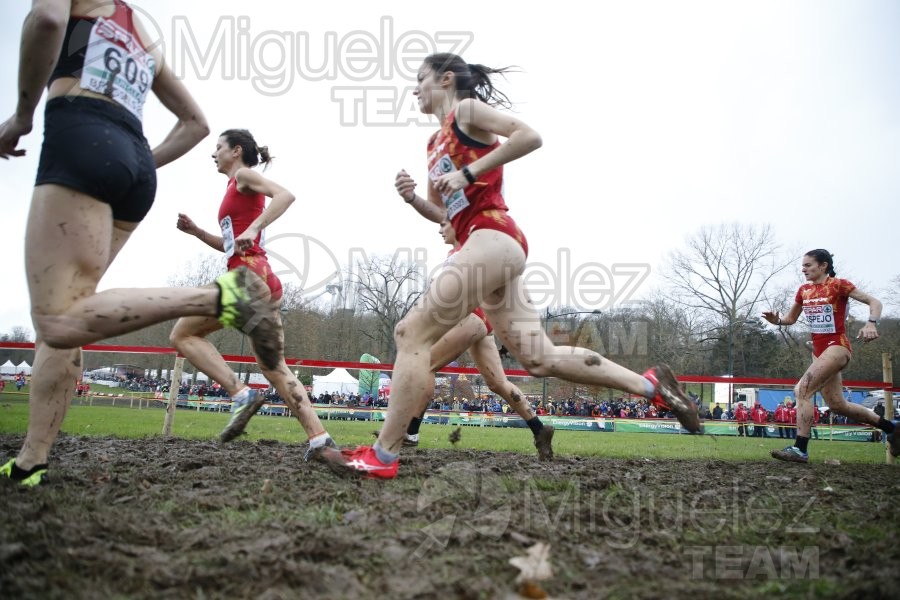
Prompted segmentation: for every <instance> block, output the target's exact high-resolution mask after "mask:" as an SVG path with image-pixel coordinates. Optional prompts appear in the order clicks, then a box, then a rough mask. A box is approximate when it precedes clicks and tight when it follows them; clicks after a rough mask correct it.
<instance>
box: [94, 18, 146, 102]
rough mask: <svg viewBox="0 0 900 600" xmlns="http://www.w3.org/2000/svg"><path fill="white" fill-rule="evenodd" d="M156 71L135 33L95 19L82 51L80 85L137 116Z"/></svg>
mask: <svg viewBox="0 0 900 600" xmlns="http://www.w3.org/2000/svg"><path fill="white" fill-rule="evenodd" d="M155 74H156V61H154V60H153V57H152V56H150V54H148V53H147V52H146V51H145V50H144V48H143V47H142V46H141V44H140V42H139V41H138V40H137V39H135V36H134V35H132V34H131V33H129V32H128V31H126V30H125V29H123V28H122V26H121V25H119V24H118V23H116V22H115V21H112V20H110V19H105V18H103V17H100V18H98V19H97V22H96V23H94V26H93V27H92V28H91V37H90V40H89V41H88V46H87V48H86V49H85V53H84V68H83V69H82V71H81V87H82V88H84V89H86V90H90V91H92V92H96V93H98V94H103V95H104V96H107V97H109V98H111V99H112V100H114V101H116V102H117V103H119V104H121V105H122V106H124V107H125V108H126V109H128V111H129V112H130V113H132V114H133V115H134V116H136V117H137V118H138V119H140V118H141V115H142V114H143V110H144V101H145V100H146V99H147V95H148V94H149V92H150V88H151V87H152V86H153V77H154V75H155Z"/></svg>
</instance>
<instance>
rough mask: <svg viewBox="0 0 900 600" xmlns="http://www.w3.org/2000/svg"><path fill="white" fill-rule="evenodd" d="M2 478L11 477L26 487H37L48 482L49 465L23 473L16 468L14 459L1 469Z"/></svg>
mask: <svg viewBox="0 0 900 600" xmlns="http://www.w3.org/2000/svg"><path fill="white" fill-rule="evenodd" d="M0 477H9V478H10V479H12V480H13V481H18V482H19V485H24V486H25V487H35V486H38V485H40V484H42V483H44V482H45V481H46V480H47V465H35V466H34V467H32V468H31V469H30V470H28V471H23V470H22V469H20V468H19V467H17V466H16V459H15V458H13V459H11V460H10V461H9V462H8V463H6V464H5V465H3V466H2V467H0Z"/></svg>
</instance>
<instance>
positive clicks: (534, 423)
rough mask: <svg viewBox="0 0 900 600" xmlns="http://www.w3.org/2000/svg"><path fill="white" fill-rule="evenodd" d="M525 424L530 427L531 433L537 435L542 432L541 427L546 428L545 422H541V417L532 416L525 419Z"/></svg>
mask: <svg viewBox="0 0 900 600" xmlns="http://www.w3.org/2000/svg"><path fill="white" fill-rule="evenodd" d="M525 424H526V425H528V429H530V430H531V433H533V434H534V435H537V434H539V433H540V432H541V429H543V428H544V424H543V423H541V418H540V417H532V418H530V419H528V420H527V421H525Z"/></svg>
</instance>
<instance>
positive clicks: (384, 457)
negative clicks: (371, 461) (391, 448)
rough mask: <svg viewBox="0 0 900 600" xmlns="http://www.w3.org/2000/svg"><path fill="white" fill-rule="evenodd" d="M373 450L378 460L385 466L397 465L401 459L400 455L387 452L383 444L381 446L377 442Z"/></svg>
mask: <svg viewBox="0 0 900 600" xmlns="http://www.w3.org/2000/svg"><path fill="white" fill-rule="evenodd" d="M372 449H373V450H375V456H377V457H378V460H380V461H381V462H382V463H383V464H385V465H389V464H392V463H395V462H397V460H399V458H400V455H399V454H394V453H393V452H388V451H387V450H385V449H384V448H382V447H381V444H379V443H378V442H375V444H374V445H373V446H372Z"/></svg>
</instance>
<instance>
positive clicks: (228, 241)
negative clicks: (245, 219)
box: [219, 216, 234, 260]
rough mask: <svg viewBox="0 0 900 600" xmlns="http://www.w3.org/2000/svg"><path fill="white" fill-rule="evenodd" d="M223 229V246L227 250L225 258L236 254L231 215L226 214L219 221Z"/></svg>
mask: <svg viewBox="0 0 900 600" xmlns="http://www.w3.org/2000/svg"><path fill="white" fill-rule="evenodd" d="M219 227H220V228H221V229H222V247H223V248H224V250H225V260H228V259H229V258H231V257H232V256H234V227H233V226H232V225H231V217H229V216H226V217H225V218H224V219H222V220H221V221H219Z"/></svg>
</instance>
